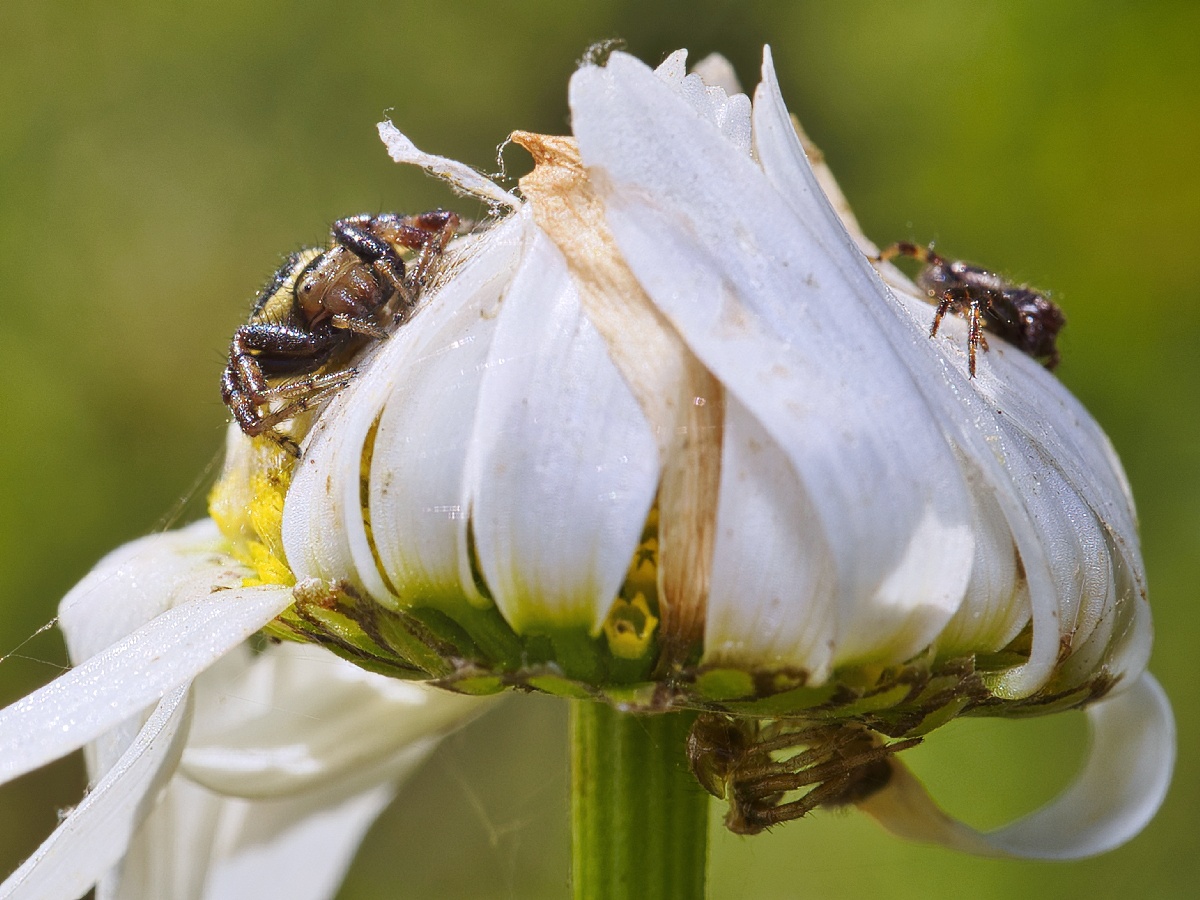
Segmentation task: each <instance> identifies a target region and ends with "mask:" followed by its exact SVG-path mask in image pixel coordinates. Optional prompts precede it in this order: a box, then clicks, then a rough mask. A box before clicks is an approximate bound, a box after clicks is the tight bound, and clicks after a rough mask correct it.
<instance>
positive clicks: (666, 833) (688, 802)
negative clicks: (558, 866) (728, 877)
mask: <svg viewBox="0 0 1200 900" xmlns="http://www.w3.org/2000/svg"><path fill="white" fill-rule="evenodd" d="M694 719H695V715H694V714H692V713H687V712H682V713H666V714H661V715H633V714H630V713H622V712H618V711H617V710H615V709H613V708H612V707H610V706H608V705H607V704H604V703H594V702H591V701H587V700H577V701H574V702H572V704H571V830H572V835H571V864H572V881H573V883H574V888H575V900H634V898H637V900H701V898H703V897H704V877H705V863H706V861H707V857H708V794H706V793H705V792H704V789H703V788H701V787H700V785H699V784H697V783H696V779H695V778H693V777H692V774H691V772H690V771H689V770H688V764H687V757H686V754H685V742H686V740H687V734H688V729H689V728H690V727H691V725H692V721H693V720H694Z"/></svg>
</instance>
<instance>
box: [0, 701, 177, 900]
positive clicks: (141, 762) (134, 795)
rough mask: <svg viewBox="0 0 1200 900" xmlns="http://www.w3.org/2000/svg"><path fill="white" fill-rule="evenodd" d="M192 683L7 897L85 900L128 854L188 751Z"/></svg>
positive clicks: (153, 719) (13, 879)
mask: <svg viewBox="0 0 1200 900" xmlns="http://www.w3.org/2000/svg"><path fill="white" fill-rule="evenodd" d="M187 694H188V688H187V686H184V687H179V688H175V689H174V690H172V691H171V692H170V693H169V694H167V695H166V696H165V697H163V699H162V700H161V701H160V702H159V704H158V706H157V707H156V708H155V710H154V712H153V713H152V714H151V715H150V718H149V719H148V720H147V721H146V724H145V725H144V726H142V729H141V730H140V731H139V732H138V734H137V737H136V738H135V739H134V741H133V743H132V744H131V745H130V746H129V748H128V749H127V750H126V751H125V753H124V754H123V755H122V756H121V757H120V759H118V760H117V762H116V764H115V765H114V766H113V767H112V768H111V769H109V771H108V772H107V773H106V774H105V775H104V777H103V778H102V779H100V781H99V783H98V784H96V786H95V787H94V788H92V790H91V791H89V792H88V794H87V796H86V797H84V798H83V800H82V801H81V802H80V803H79V805H78V806H76V807H75V808H74V809H73V810H71V812H70V814H69V815H68V816H67V817H66V818H65V819H64V820H63V821H62V823H61V824H60V825H59V826H58V828H56V829H55V830H54V832H53V833H52V834H51V835H50V837H48V838H47V839H46V840H45V841H44V842H43V843H42V845H41V846H40V847H39V848H38V849H37V851H36V852H35V853H34V854H33V855H32V856H31V857H29V859H27V860H25V862H24V863H22V864H21V867H20V868H19V869H17V870H16V871H15V872H13V874H12V875H10V876H9V877H8V878H7V879H6V880H5V881H4V883H3V884H0V898H14V900H15V898H31V900H33V898H47V897H62V898H71V897H78V896H81V895H82V894H83V893H85V892H86V891H87V890H88V888H90V887H91V886H92V885H93V884H95V883H96V882H97V880H99V878H100V877H101V876H102V875H103V874H104V873H105V872H106V871H108V869H110V868H111V867H112V866H113V865H115V864H116V863H117V862H118V861H119V860H120V859H121V857H122V855H124V853H125V852H126V849H127V848H128V846H129V842H130V839H131V838H132V836H133V834H134V831H135V830H136V829H137V827H138V826H139V825H140V824H141V822H142V819H143V817H144V816H145V815H146V813H147V811H148V807H147V803H146V798H147V797H149V796H153V795H154V793H155V792H156V791H157V790H158V789H159V788H160V787H161V786H162V785H163V784H164V783H165V782H166V780H167V778H169V777H170V775H171V772H172V771H173V770H174V766H175V761H176V760H177V759H178V757H179V753H180V751H181V750H182V745H183V738H185V737H186V735H187V729H186V728H184V727H183V723H184V717H185V716H184V714H185V709H186V702H185V701H186V699H187Z"/></svg>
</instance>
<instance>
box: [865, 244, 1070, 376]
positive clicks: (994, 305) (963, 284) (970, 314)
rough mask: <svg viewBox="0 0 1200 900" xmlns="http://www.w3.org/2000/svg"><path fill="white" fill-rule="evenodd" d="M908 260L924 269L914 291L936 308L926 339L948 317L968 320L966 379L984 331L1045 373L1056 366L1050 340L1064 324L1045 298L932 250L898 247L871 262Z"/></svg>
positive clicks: (1055, 351)
mask: <svg viewBox="0 0 1200 900" xmlns="http://www.w3.org/2000/svg"><path fill="white" fill-rule="evenodd" d="M897 256H908V257H911V258H913V259H915V260H917V261H918V262H921V263H924V268H922V269H921V271H920V273H919V274H918V275H917V285H918V286H919V287H920V288H921V289H922V290H924V291H925V293H926V294H928V295H929V298H930V299H931V300H933V301H935V302H936V303H937V305H938V306H937V312H936V313H934V316H933V326H932V327H931V328H930V329H929V336H930V337H933V336H934V335H936V334H937V333H938V326H939V325H941V323H942V317H943V316H945V315H946V313H947V312H950V311H953V312H956V313H959V314H960V315H965V316H966V318H967V323H968V325H967V327H968V332H967V353H968V356H969V370H970V373H971V377H972V378H974V377H975V353H976V348H977V347H982V348H983V349H984V350H987V348H988V345H987V338H986V337H984V334H983V329H985V328H986V329H987V330H988V331H990V332H992V333H993V334H996V335H999V336H1000V337H1002V338H1003V339H1004V340H1006V341H1008V342H1009V343H1010V344H1012V345H1013V346H1014V347H1016V348H1017V349H1018V350H1020V351H1021V352H1023V353H1026V354H1028V355H1029V356H1032V357H1033V358H1034V359H1037V360H1041V361H1042V362H1043V363H1044V364H1045V366H1046V368H1047V369H1053V368H1054V367H1055V366H1056V365H1058V360H1059V353H1058V347H1057V346H1056V344H1055V340H1056V338H1057V337H1058V332H1059V331H1061V330H1062V327H1063V326H1064V325H1065V324H1066V322H1067V320H1066V317H1064V316H1063V312H1062V310H1061V309H1059V308H1058V306H1056V305H1055V304H1054V303H1053V302H1052V301H1051V300H1050V299H1049V298H1047V297H1046V296H1045V295H1043V294H1040V293H1038V292H1037V291H1035V290H1033V289H1032V288H1028V287H1025V286H1024V285H1016V284H1010V283H1009V282H1007V281H1005V280H1004V279H1003V278H1001V277H1000V276H999V275H996V274H995V273H993V272H989V271H987V270H986V269H982V268H980V267H979V266H974V265H971V264H970V263H966V262H962V261H961V260H955V261H953V262H951V261H949V260H946V259H944V258H943V257H941V256H939V255H938V254H937V253H935V252H934V251H933V248H932V247H918V246H917V245H916V244H911V243H909V242H907V241H899V242H897V243H895V244H892V245H891V246H890V247H888V248H886V249H885V250H884V251H883V252H882V253H880V254H879V256H877V257H875V261H876V262H883V261H886V260H890V259H894V258H895V257H897Z"/></svg>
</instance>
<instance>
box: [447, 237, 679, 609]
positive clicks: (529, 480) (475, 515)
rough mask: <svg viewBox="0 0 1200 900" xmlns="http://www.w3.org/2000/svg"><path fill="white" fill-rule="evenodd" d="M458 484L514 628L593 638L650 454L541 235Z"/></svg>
mask: <svg viewBox="0 0 1200 900" xmlns="http://www.w3.org/2000/svg"><path fill="white" fill-rule="evenodd" d="M468 475H469V477H470V478H471V479H472V486H471V493H472V497H473V499H472V504H471V505H472V523H473V527H474V535H475V547H476V551H477V553H478V555H479V563H480V566H481V568H482V570H483V574H484V577H485V580H486V581H487V584H488V587H489V589H490V590H491V593H492V596H493V597H494V598H495V600H496V603H497V605H498V606H499V607H500V610H501V611H502V612H503V613H504V615H505V617H506V619H507V620H508V622H509V623H510V624H511V625H512V626H513V628H514V629H515V630H516V631H518V632H522V631H524V630H526V629H527V627H528V626H529V625H530V624H531V623H541V624H543V625H546V624H552V625H554V626H555V627H564V626H565V627H570V626H573V625H583V626H584V627H587V628H589V629H592V630H594V631H595V630H599V628H600V626H601V624H602V623H603V621H604V618H605V616H606V614H607V612H608V609H609V607H610V606H611V604H612V601H613V598H614V597H616V595H617V591H618V589H619V588H620V586H621V581H622V580H623V579H624V577H625V572H626V569H627V568H628V565H629V560H630V559H632V557H633V553H634V550H635V549H636V548H637V546H638V541H639V539H640V536H641V533H642V527H643V523H644V522H645V520H646V515H647V513H648V511H649V509H650V505H651V503H652V502H653V499H654V494H655V490H656V488H657V486H658V477H659V469H658V457H657V448H656V442H655V438H654V434H653V433H652V432H651V430H650V426H649V423H648V422H647V421H646V418H645V416H644V415H643V414H642V412H641V409H640V407H639V406H638V403H637V401H636V400H635V399H634V396H633V393H632V392H631V391H630V389H629V385H628V384H627V383H626V382H625V380H624V379H623V378H622V377H621V374H620V373H619V372H618V371H617V368H616V366H615V365H614V364H613V361H612V359H611V358H610V357H609V355H608V352H607V347H606V345H605V343H604V341H603V339H602V338H601V337H600V335H599V334H598V333H597V332H596V330H595V328H594V326H593V325H592V324H591V322H590V321H589V319H588V318H587V317H586V316H585V315H584V309H583V305H582V302H581V300H580V296H579V292H578V291H577V290H576V288H575V282H574V280H573V279H572V278H571V276H570V274H569V273H568V271H567V267H566V263H565V261H564V260H563V257H562V254H561V253H560V252H559V250H558V249H557V247H555V245H554V244H553V243H552V242H551V241H550V240H549V239H548V238H547V237H546V236H545V235H544V234H543V233H542V232H541V231H535V232H534V233H533V234H532V235H531V236H530V242H529V245H528V246H527V247H526V249H525V254H524V258H523V260H522V263H521V268H520V269H519V270H518V272H517V274H516V276H515V277H514V279H513V282H512V284H511V285H510V287H509V289H508V291H507V293H506V294H505V297H504V302H503V306H502V308H501V311H500V315H499V324H498V326H497V329H496V334H495V339H494V340H493V342H492V346H491V350H490V353H489V355H488V361H487V367H486V374H485V377H484V379H483V382H482V384H481V386H480V393H479V408H478V412H477V415H476V421H475V432H474V437H473V440H472V456H471V461H470V464H469V473H468ZM585 510H586V514H582V511H585Z"/></svg>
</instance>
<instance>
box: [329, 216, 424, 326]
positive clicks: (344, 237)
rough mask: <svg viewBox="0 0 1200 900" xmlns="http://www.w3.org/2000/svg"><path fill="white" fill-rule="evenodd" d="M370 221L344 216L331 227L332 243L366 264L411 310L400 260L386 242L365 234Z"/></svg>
mask: <svg viewBox="0 0 1200 900" xmlns="http://www.w3.org/2000/svg"><path fill="white" fill-rule="evenodd" d="M371 224H372V217H371V216H369V215H367V214H365V213H364V214H363V215H358V216H347V217H346V218H344V219H338V220H337V221H336V222H334V223H333V229H332V231H333V239H334V240H335V241H336V242H337V243H338V244H339V245H340V246H342V247H345V248H346V249H347V250H349V251H350V252H351V253H353V254H354V255H355V256H357V257H358V258H359V259H361V260H362V261H363V262H365V263H367V264H369V265H370V266H371V268H372V269H374V270H375V272H376V273H377V274H378V275H380V276H381V277H382V278H383V280H384V281H385V282H386V283H387V284H388V285H389V286H390V287H391V288H392V290H393V291H395V292H396V293H397V294H400V295H401V296H403V298H404V302H405V305H406V306H411V305H412V303H413V301H414V300H415V298H414V297H413V296H412V289H411V287H410V286H409V284H408V282H407V280H406V279H405V277H404V260H402V259H401V258H400V254H398V253H397V252H396V249H395V248H394V247H393V246H392V245H391V244H389V243H388V242H387V241H386V240H384V239H383V238H380V237H376V236H375V235H374V234H372V233H371V231H370V230H369V229H370V228H371Z"/></svg>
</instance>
